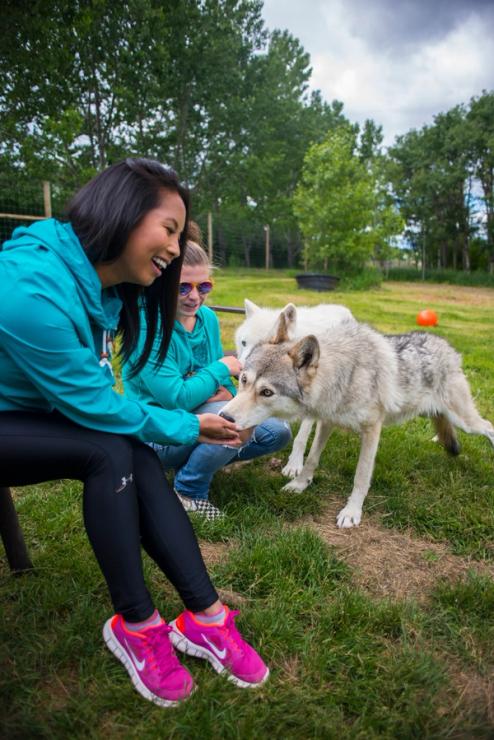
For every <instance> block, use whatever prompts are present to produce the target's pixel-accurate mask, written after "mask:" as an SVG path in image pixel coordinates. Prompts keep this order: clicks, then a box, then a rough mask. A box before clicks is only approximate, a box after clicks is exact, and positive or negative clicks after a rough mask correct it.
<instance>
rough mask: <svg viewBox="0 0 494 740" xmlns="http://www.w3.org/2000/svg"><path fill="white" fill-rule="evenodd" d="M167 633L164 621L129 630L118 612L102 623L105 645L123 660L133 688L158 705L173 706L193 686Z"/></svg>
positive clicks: (186, 695) (188, 693) (192, 688)
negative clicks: (132, 630)
mask: <svg viewBox="0 0 494 740" xmlns="http://www.w3.org/2000/svg"><path fill="white" fill-rule="evenodd" d="M170 633H171V628H170V627H169V626H168V625H167V624H166V623H165V622H163V623H162V624H159V625H157V626H155V627H147V628H146V629H143V630H141V631H140V632H131V631H130V630H128V629H127V628H126V627H125V624H124V620H123V619H122V617H121V616H120V615H119V614H115V616H113V617H111V618H110V619H109V620H108V621H107V622H106V624H105V626H104V627H103V637H104V640H105V642H106V644H107V646H108V648H109V649H110V650H111V651H112V653H113V654H114V655H115V656H116V657H117V658H118V659H119V660H120V661H121V662H122V663H123V664H124V666H125V668H126V670H127V671H128V673H129V675H130V677H131V679H132V683H133V684H134V687H135V689H136V690H137V691H138V692H139V693H140V694H142V696H144V697H145V698H146V699H149V701H152V702H154V703H155V704H158V705H159V706H160V707H173V706H175V705H177V704H178V703H179V702H181V701H182V700H183V699H186V698H187V697H188V696H189V695H190V694H191V693H192V691H193V690H194V681H193V679H192V676H191V675H190V673H189V672H188V670H187V669H186V668H184V667H183V666H182V665H180V663H179V660H178V658H177V656H176V654H175V650H174V649H173V646H172V644H171V642H170V637H169V635H170Z"/></svg>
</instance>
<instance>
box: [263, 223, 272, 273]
mask: <svg viewBox="0 0 494 740" xmlns="http://www.w3.org/2000/svg"><path fill="white" fill-rule="evenodd" d="M264 233H265V235H266V241H265V252H266V270H269V263H270V257H271V255H270V253H269V251H270V244H269V226H268V225H267V224H266V226H265V227H264Z"/></svg>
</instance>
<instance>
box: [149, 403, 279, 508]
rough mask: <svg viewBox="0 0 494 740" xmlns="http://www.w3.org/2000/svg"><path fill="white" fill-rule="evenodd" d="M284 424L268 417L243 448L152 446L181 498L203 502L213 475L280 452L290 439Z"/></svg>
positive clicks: (217, 407) (213, 406)
mask: <svg viewBox="0 0 494 740" xmlns="http://www.w3.org/2000/svg"><path fill="white" fill-rule="evenodd" d="M224 405H225V401H215V402H213V403H205V404H203V405H202V406H199V407H198V408H196V409H194V411H193V413H194V414H217V413H219V412H220V411H221V409H222V408H223V406H224ZM291 436H292V435H291V432H290V427H289V426H288V424H287V422H285V421H281V420H280V419H275V418H270V419H267V420H266V421H265V422H263V423H262V424H259V426H257V427H255V428H254V431H253V432H252V436H251V437H250V439H249V440H248V441H247V442H246V443H245V444H244V445H243V446H242V447H240V448H239V447H228V446H227V445H211V444H204V443H203V442H199V443H196V444H193V445H159V444H155V443H151V447H152V448H153V449H154V450H155V451H156V453H157V455H158V457H159V459H160V460H161V464H162V466H163V468H164V469H165V470H168V469H173V470H175V482H174V485H175V488H176V490H177V491H178V492H179V493H181V494H183V495H184V496H190V497H191V498H195V499H203V500H206V499H207V498H208V493H209V486H210V485H211V481H212V479H213V475H214V474H215V473H216V471H217V470H220V468H222V467H224V466H225V465H228V464H229V463H232V462H238V461H241V460H252V459H253V458H255V457H260V456H261V455H269V454H271V453H272V452H276V451H277V450H281V449H282V448H283V447H285V445H287V444H288V442H289V441H290V439H291Z"/></svg>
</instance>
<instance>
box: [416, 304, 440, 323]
mask: <svg viewBox="0 0 494 740" xmlns="http://www.w3.org/2000/svg"><path fill="white" fill-rule="evenodd" d="M437 320H438V319H437V313H436V312H435V311H433V310H432V308H424V309H423V310H422V311H419V312H418V314H417V324H418V325H419V326H436V324H437Z"/></svg>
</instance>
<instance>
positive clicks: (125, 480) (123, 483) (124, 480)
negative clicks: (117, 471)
mask: <svg viewBox="0 0 494 740" xmlns="http://www.w3.org/2000/svg"><path fill="white" fill-rule="evenodd" d="M133 481H134V475H133V473H131V474H130V475H129V477H128V478H126V477H125V475H122V480H121V485H120V488H116V489H115V492H116V493H120V492H121V491H123V490H124V488H126V487H127V483H133Z"/></svg>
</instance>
